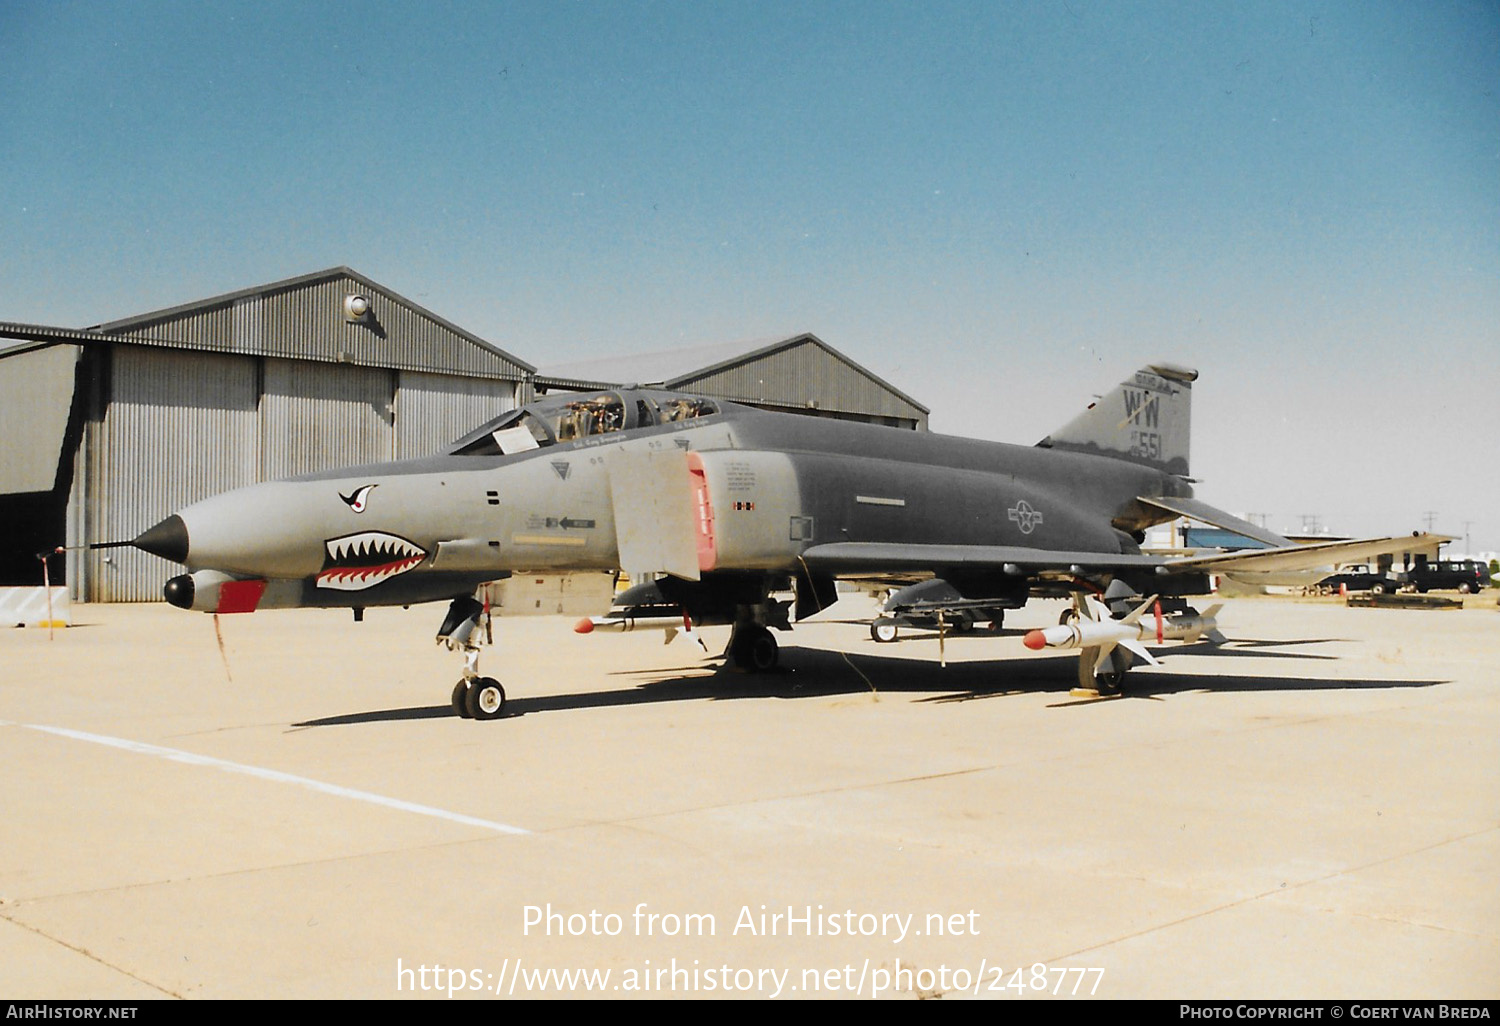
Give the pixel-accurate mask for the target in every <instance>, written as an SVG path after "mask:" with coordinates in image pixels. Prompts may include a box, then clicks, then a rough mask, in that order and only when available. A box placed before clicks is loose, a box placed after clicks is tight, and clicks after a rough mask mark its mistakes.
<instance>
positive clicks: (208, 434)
mask: <svg viewBox="0 0 1500 1026" xmlns="http://www.w3.org/2000/svg"><path fill="white" fill-rule="evenodd" d="M255 399H256V368H255V360H254V359H251V358H249V357H243V356H221V355H217V354H212V353H184V352H176V351H173V350H168V349H150V348H146V347H144V346H116V347H113V349H112V350H111V358H110V395H109V402H108V404H107V406H106V407H105V414H104V417H103V420H102V422H101V423H100V424H99V426H98V429H97V434H96V435H95V438H94V440H93V443H92V444H91V445H90V449H91V455H90V458H89V461H88V462H89V464H90V472H89V475H88V478H87V479H86V480H84V481H81V482H76V484H75V489H74V496H73V506H74V509H75V510H77V509H79V508H80V507H81V508H82V509H83V510H84V511H86V512H85V516H86V517H87V518H88V525H87V528H86V532H87V535H88V538H87V540H88V541H116V540H120V539H128V538H134V537H135V536H136V535H138V534H140V533H141V532H142V531H144V530H145V529H146V528H148V527H150V526H151V525H153V524H155V523H157V522H158V521H160V520H161V519H162V518H163V517H165V516H167V515H168V514H170V513H172V512H174V511H175V510H178V509H181V508H182V507H183V506H185V505H187V504H188V503H190V502H196V501H197V500H199V499H202V498H206V497H207V496H210V495H215V494H217V493H219V492H223V491H228V490H229V489H231V488H238V487H240V486H241V485H246V484H250V483H251V482H253V481H254V480H255V470H256V467H255V464H256V459H255V456H256V430H255V405H256V404H255ZM80 488H81V490H82V491H83V493H84V494H82V495H80V494H78V493H79V491H80ZM69 519H70V521H72V520H73V519H74V516H73V515H70V517H69ZM77 543H78V540H77V539H74V540H71V541H70V544H77ZM79 555H80V556H83V557H84V559H83V565H82V566H81V567H78V568H77V569H80V570H81V571H82V576H83V577H84V581H83V582H78V581H73V582H72V584H71V586H72V587H74V589H75V592H74V593H75V596H77V597H84V596H86V597H87V601H91V602H154V601H156V600H158V599H160V598H161V586H162V582H163V581H165V580H166V579H167V578H168V577H171V576H172V575H174V574H177V573H180V572H181V568H180V567H179V566H178V565H177V564H176V563H170V562H168V561H167V560H164V559H161V558H160V557H158V556H152V555H149V554H147V553H145V552H141V551H139V550H137V549H131V548H118V549H106V550H102V551H94V552H87V553H80V554H79ZM70 580H71V579H70ZM80 584H81V585H82V587H81V588H80V587H79V586H80Z"/></svg>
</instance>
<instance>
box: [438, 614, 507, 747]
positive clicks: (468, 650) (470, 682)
mask: <svg viewBox="0 0 1500 1026" xmlns="http://www.w3.org/2000/svg"><path fill="white" fill-rule="evenodd" d="M481 619H483V621H484V625H485V634H486V635H489V633H490V611H489V609H488V608H487V607H485V606H484V605H483V604H482V603H480V602H479V601H478V600H477V599H475V598H474V597H473V596H471V595H463V596H460V597H458V598H456V599H454V600H453V603H452V605H450V606H449V607H448V615H447V616H446V617H445V618H444V619H443V625H442V626H441V627H439V628H438V633H437V642H438V644H440V645H446V646H448V649H449V650H450V651H456V650H460V649H461V650H462V651H463V654H464V671H463V677H461V678H460V679H459V682H458V683H457V684H455V685H453V695H452V703H453V711H454V712H456V713H458V715H459V716H462V717H463V718H464V719H472V720H495V719H499V718H500V716H501V715H502V714H503V713H504V712H505V688H504V687H502V686H501V684H500V682H499V681H498V680H496V679H495V678H494V677H481V676H480V675H479V652H480V649H479V646H478V645H476V644H474V632H475V631H476V630H478V629H479V622H480V620H481Z"/></svg>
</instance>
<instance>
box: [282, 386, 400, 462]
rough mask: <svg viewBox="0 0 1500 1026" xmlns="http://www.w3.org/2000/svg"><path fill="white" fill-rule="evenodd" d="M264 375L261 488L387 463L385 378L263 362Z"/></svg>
mask: <svg viewBox="0 0 1500 1026" xmlns="http://www.w3.org/2000/svg"><path fill="white" fill-rule="evenodd" d="M264 375H265V385H264V388H265V394H264V396H263V397H262V400H261V416H260V444H261V449H260V477H261V479H262V480H267V481H270V480H275V479H277V478H282V477H291V476H293V475H295V474H305V473H308V472H309V471H314V470H327V469H328V468H330V467H339V466H346V465H349V464H355V463H378V462H381V461H383V460H389V459H392V458H393V456H394V453H395V424H394V419H393V414H394V402H393V400H394V389H393V387H392V378H393V376H394V375H393V373H392V372H391V371H387V370H378V369H374V368H369V367H344V366H339V365H337V364H326V363H307V362H305V361H301V360H277V359H267V360H266V361H265V371H264Z"/></svg>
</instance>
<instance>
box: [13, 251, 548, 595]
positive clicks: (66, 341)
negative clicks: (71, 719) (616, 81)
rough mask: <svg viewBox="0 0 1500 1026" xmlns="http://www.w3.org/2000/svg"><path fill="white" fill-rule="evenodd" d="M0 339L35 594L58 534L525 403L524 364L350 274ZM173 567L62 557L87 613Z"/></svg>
mask: <svg viewBox="0 0 1500 1026" xmlns="http://www.w3.org/2000/svg"><path fill="white" fill-rule="evenodd" d="M0 335H3V336H4V337H5V338H7V339H8V340H11V341H21V342H22V344H20V345H17V346H12V347H11V348H8V349H4V350H0V431H3V432H4V437H5V438H6V439H7V443H6V448H7V450H9V451H11V452H15V453H18V454H20V455H21V456H24V458H19V456H18V458H16V459H14V460H12V459H10V458H7V460H6V462H5V464H4V465H3V468H0V518H3V519H4V520H5V521H6V522H7V523H9V524H12V525H13V526H14V528H15V531H14V534H13V537H14V535H15V534H19V535H20V536H21V540H23V541H24V542H25V543H26V544H25V546H24V548H23V549H22V550H21V551H20V554H19V555H17V554H16V553H15V552H11V553H7V555H6V556H5V559H6V560H7V561H8V562H7V563H6V564H5V565H4V566H0V572H3V574H4V582H5V583H37V582H38V580H39V578H40V572H39V566H38V563H37V560H36V553H37V552H38V551H41V550H42V549H45V548H49V547H51V546H54V545H56V544H57V541H58V540H61V539H62V538H66V544H67V545H68V546H69V547H70V548H71V547H73V546H86V545H88V544H90V543H93V542H108V541H117V540H123V539H129V538H133V537H135V536H136V535H137V534H139V533H140V532H141V531H142V530H144V529H145V528H147V527H150V526H151V525H152V524H154V523H156V522H157V521H158V520H160V519H161V518H162V517H163V516H164V515H166V513H168V512H170V511H172V510H174V509H178V508H181V507H182V506H183V505H185V504H187V503H190V502H193V501H196V500H198V499H201V498H205V497H207V496H209V495H213V494H216V493H218V492H223V491H228V490H229V489H231V488H236V487H239V486H241V485H246V484H253V483H255V482H257V481H263V480H270V479H274V478H281V477H288V476H291V475H293V474H300V473H305V472H308V471H313V470H320V469H324V468H327V467H331V466H339V465H344V464H354V463H369V462H376V461H381V460H390V459H399V458H403V457H407V456H418V455H423V454H425V453H430V452H435V451H437V450H438V449H440V448H441V447H442V446H443V445H444V444H446V443H447V442H450V441H452V440H453V439H455V438H457V437H459V436H460V435H462V434H464V433H465V432H466V431H467V430H469V429H470V428H472V427H473V426H474V425H475V424H476V423H481V422H483V421H484V420H487V419H489V418H491V417H494V416H496V415H498V414H500V413H502V412H504V411H505V410H509V409H513V408H515V406H517V405H518V404H519V403H521V402H523V401H525V399H526V397H527V393H526V389H527V381H528V379H529V377H530V375H531V373H532V372H533V371H534V369H535V368H533V367H532V366H531V365H530V364H528V363H526V362H524V361H522V360H518V359H517V358H515V357H514V356H511V355H510V354H509V353H506V352H504V351H503V350H501V349H499V348H497V347H495V346H493V345H491V344H490V343H489V342H486V341H485V340H484V339H481V338H479V337H478V336H476V335H473V334H472V333H470V332H467V331H465V330H463V329H462V328H459V327H457V326H455V325H453V324H450V323H449V322H447V321H445V320H443V319H442V318H440V317H438V316H437V315H435V314H433V313H431V312H429V311H427V310H424V309H423V308H422V307H420V306H417V305H416V304H415V303H412V302H411V301H409V300H407V299H404V298H402V297H401V296H399V295H397V294H396V293H394V292H392V291H390V290H389V289H387V288H385V287H384V286H382V285H379V284H377V283H375V282H373V281H371V280H370V279H369V278H366V277H364V276H363V275H360V274H358V273H356V272H355V271H352V270H350V269H349V268H347V267H335V268H331V269H329V270H326V271H319V272H317V273H314V274H308V275H303V276H300V277H297V278H290V279H287V280H285V281H279V282H273V283H271V284H269V285H261V286H257V287H255V288H250V289H245V290H242V291H239V292H234V293H230V294H228V295H222V296H215V297H213V298H210V299H204V300H200V301H199V302H196V303H189V304H187V305H185V306H179V307H174V308H172V309H169V310H159V311H156V312H154V313H147V314H142V315H140V316H137V317H129V318H126V319H124V320H119V321H113V322H110V323H109V324H104V325H100V326H98V327H97V328H94V329H91V330H90V331H86V332H69V331H63V330H60V329H29V330H28V329H27V328H25V326H20V325H9V326H6V327H5V328H4V329H3V330H0ZM6 548H14V546H9V545H8V546H6ZM57 569H58V568H57V567H56V566H55V565H54V567H53V573H54V575H56V573H57ZM176 572H177V568H176V567H175V564H170V563H168V562H167V561H166V560H163V559H160V558H159V557H156V556H152V555H148V554H147V553H144V552H140V551H139V550H136V549H133V548H114V549H104V550H98V551H70V552H69V553H68V557H67V564H66V579H67V581H68V584H69V590H70V593H71V596H72V597H73V598H74V599H76V600H81V601H89V602H139V601H155V600H157V599H159V598H161V587H162V582H163V581H165V580H166V579H167V578H168V577H170V576H172V575H173V574H174V573H176Z"/></svg>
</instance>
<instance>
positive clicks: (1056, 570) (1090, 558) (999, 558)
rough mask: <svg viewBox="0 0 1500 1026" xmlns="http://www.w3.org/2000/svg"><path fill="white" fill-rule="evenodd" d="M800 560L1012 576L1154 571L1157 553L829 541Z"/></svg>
mask: <svg viewBox="0 0 1500 1026" xmlns="http://www.w3.org/2000/svg"><path fill="white" fill-rule="evenodd" d="M802 559H803V561H804V562H806V563H807V565H808V566H809V567H810V568H811V569H813V570H816V571H822V572H824V573H831V574H833V575H834V576H836V577H864V578H878V577H881V576H883V575H887V574H897V575H912V574H924V573H938V574H940V573H941V572H942V571H944V570H978V571H984V570H997V571H1000V572H1002V573H1006V574H1009V575H1011V576H1013V577H1029V576H1036V575H1039V574H1040V575H1056V576H1062V577H1067V576H1077V575H1079V574H1100V573H1120V572H1124V571H1128V570H1137V571H1139V570H1156V569H1159V568H1161V567H1163V566H1164V565H1165V564H1166V562H1167V561H1166V560H1164V559H1162V558H1161V557H1160V556H1143V555H1122V554H1119V553H1114V554H1111V553H1107V552H1066V551H1062V550H1056V549H1027V548H1021V547H1020V546H1012V545H916V544H905V543H896V542H830V543H828V544H826V545H814V546H813V547H812V548H810V549H808V550H807V551H806V552H804V553H803V554H802Z"/></svg>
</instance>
